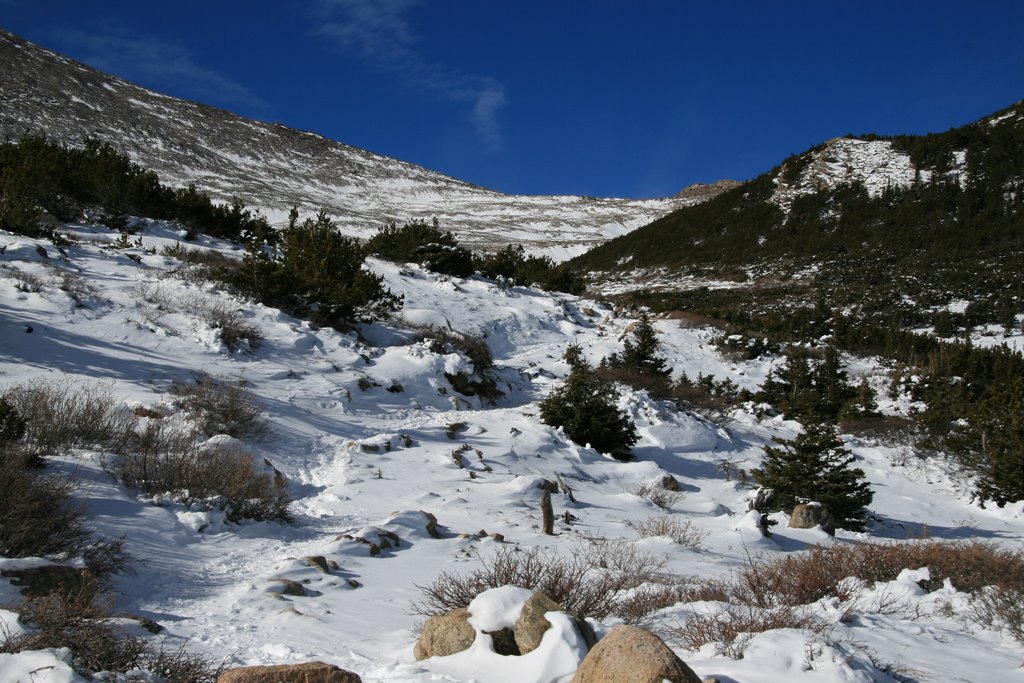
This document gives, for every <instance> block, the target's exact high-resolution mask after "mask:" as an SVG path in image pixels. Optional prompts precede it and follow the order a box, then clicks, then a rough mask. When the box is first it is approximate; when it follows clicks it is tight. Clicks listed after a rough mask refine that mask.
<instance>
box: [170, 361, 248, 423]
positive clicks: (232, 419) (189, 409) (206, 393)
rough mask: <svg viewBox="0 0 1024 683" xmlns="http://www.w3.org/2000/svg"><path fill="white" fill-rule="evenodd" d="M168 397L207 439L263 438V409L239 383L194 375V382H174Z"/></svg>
mask: <svg viewBox="0 0 1024 683" xmlns="http://www.w3.org/2000/svg"><path fill="white" fill-rule="evenodd" d="M170 391H171V394H172V395H174V396H175V397H177V398H176V399H175V403H177V405H178V406H179V407H181V408H182V409H183V410H184V411H185V412H186V413H188V414H189V417H191V418H192V419H193V420H194V421H195V423H196V426H197V428H198V429H199V431H201V432H202V433H203V434H206V435H207V436H214V435H215V434H227V435H229V436H233V437H235V438H236V439H244V438H250V439H261V438H263V437H264V436H266V435H267V431H268V427H267V422H266V420H265V419H264V418H263V409H262V408H261V407H260V406H259V405H258V404H257V403H256V399H255V398H254V397H253V395H252V394H251V393H250V392H249V391H248V390H247V389H246V388H245V385H244V383H243V382H241V381H237V382H232V381H228V380H223V379H219V378H216V377H211V376H210V375H207V374H203V373H201V374H198V375H196V378H195V381H193V382H184V381H181V380H175V381H174V382H173V383H172V384H171V389H170Z"/></svg>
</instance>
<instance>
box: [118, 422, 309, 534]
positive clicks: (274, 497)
mask: <svg viewBox="0 0 1024 683" xmlns="http://www.w3.org/2000/svg"><path fill="white" fill-rule="evenodd" d="M107 468H108V470H109V471H111V472H112V473H113V474H114V475H115V476H116V477H117V478H118V479H120V480H121V481H122V482H124V483H125V484H128V485H130V486H136V487H138V488H140V489H142V490H143V491H145V492H146V493H150V494H164V493H169V494H171V495H172V496H173V497H174V498H175V499H177V500H180V501H181V502H184V503H187V504H192V503H196V502H205V503H206V504H207V505H209V506H211V507H216V508H219V509H221V510H224V511H225V512H226V513H227V518H228V519H229V520H231V521H239V520H242V519H256V520H279V521H285V522H287V521H290V520H291V512H290V510H289V506H290V505H291V493H290V491H289V489H288V483H287V482H286V481H285V480H283V479H280V478H278V477H277V476H276V475H275V474H274V473H273V472H269V471H265V470H264V468H263V467H261V466H260V465H258V464H257V462H256V459H255V458H254V456H253V455H252V454H251V453H248V452H246V451H245V450H243V449H241V448H238V447H237V446H235V445H232V444H216V445H202V444H200V443H198V441H197V440H196V438H195V436H194V435H193V434H192V433H191V432H190V431H188V430H187V429H185V428H183V427H181V426H180V425H173V424H169V423H167V422H166V421H164V420H161V421H156V422H153V423H150V424H149V425H147V426H146V429H145V431H144V432H143V434H142V436H141V437H140V444H139V447H138V448H137V449H136V450H135V451H134V452H133V453H131V454H129V455H126V456H122V457H120V458H117V459H116V460H111V461H108V463H107Z"/></svg>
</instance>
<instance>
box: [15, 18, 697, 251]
mask: <svg viewBox="0 0 1024 683" xmlns="http://www.w3.org/2000/svg"><path fill="white" fill-rule="evenodd" d="M0 60H2V61H3V63H4V65H5V68H4V69H3V71H2V72H0V101H3V102H4V105H3V107H2V108H0V136H3V137H7V138H19V137H21V136H23V135H25V134H42V135H46V136H47V137H48V138H49V139H51V140H57V141H60V142H64V143H66V144H70V145H78V144H81V142H82V140H83V139H84V138H86V137H95V138H98V139H100V140H102V141H106V142H108V143H110V144H111V145H113V146H114V147H115V148H116V149H118V150H119V151H121V152H122V153H124V154H126V155H128V156H129V157H130V158H131V159H132V160H133V161H134V162H136V163H138V164H139V165H141V166H143V167H145V168H148V169H151V170H153V171H155V172H156V173H157V174H158V175H159V176H160V179H161V181H162V182H164V183H165V184H168V185H172V186H185V185H189V184H194V185H196V187H197V188H198V189H200V190H203V191H205V192H207V193H208V194H210V195H211V196H212V197H213V198H214V199H217V200H220V201H230V200H232V199H233V198H235V197H238V198H240V199H241V200H242V201H243V202H245V203H246V204H247V205H249V206H251V207H254V208H256V209H259V210H260V211H262V212H263V213H264V215H266V216H267V218H268V219H269V220H270V221H271V223H273V224H277V225H283V224H284V223H285V222H286V220H287V216H288V212H289V210H290V209H291V207H292V206H297V207H298V208H299V211H300V212H301V213H304V214H311V213H314V212H316V211H318V210H319V209H320V208H325V209H327V211H328V213H329V214H330V215H331V217H332V218H333V219H334V220H335V222H336V223H337V225H338V226H339V229H341V230H342V231H343V232H345V233H347V234H350V235H353V236H357V237H365V236H368V235H370V234H372V233H373V232H374V231H376V230H377V229H378V228H379V227H381V226H382V225H383V224H385V223H388V222H396V223H399V224H401V223H404V222H407V221H410V220H424V221H428V222H429V221H431V220H433V219H434V218H437V219H438V221H439V222H440V224H441V226H442V227H443V228H444V229H446V230H452V231H453V232H456V233H457V234H458V236H459V239H460V240H461V241H463V242H464V243H466V244H468V245H470V246H473V247H476V248H485V249H493V248H497V247H500V246H502V245H504V244H508V243H519V244H523V245H524V246H525V247H527V248H528V249H530V250H531V252H534V253H537V252H539V253H545V254H547V255H549V256H551V257H553V258H555V259H556V260H562V259H565V258H569V257H571V256H574V255H577V254H580V253H583V252H584V251H586V250H587V249H588V248H589V247H592V246H594V245H596V244H599V243H601V242H604V241H606V240H608V239H610V238H612V237H616V236H619V235H623V234H625V233H627V232H629V231H631V230H633V229H635V228H639V227H641V226H643V225H646V224H648V223H650V222H651V221H653V220H656V219H657V218H660V217H661V216H663V215H665V214H668V213H670V212H671V211H674V210H675V209H677V208H680V207H682V206H685V205H688V204H692V203H695V201H699V200H700V199H706V198H708V197H707V196H702V197H700V198H698V197H669V198H664V199H645V200H637V199H602V198H594V197H581V196H517V195H507V194H504V193H501V192H496V191H493V190H488V189H485V188H483V187H480V186H477V185H473V184H471V183H468V182H464V181H462V180H458V179H455V178H452V177H450V176H447V175H445V174H442V173H438V172H436V171H432V170H429V169H426V168H424V167H422V166H417V165H415V164H411V163H408V162H404V161H400V160H398V159H393V158H389V157H386V156H382V155H379V154H375V153H373V152H369V151H367V150H364V149H359V148H357V147H352V146H350V145H346V144H343V143H341V142H337V141H334V140H330V139H328V138H326V137H323V136H321V135H318V134H316V133H309V132H303V131H298V130H295V129H292V128H288V127H287V126H284V125H281V124H274V123H263V122H259V121H254V120H250V119H245V118H243V117H240V116H237V115H235V114H232V113H230V112H228V111H225V110H222V109H218V108H215V107H210V106H206V105H202V104H199V103H196V102H190V101H186V100H181V99H178V98H174V97H170V96H167V95H163V94H160V93H156V92H153V91H151V90H147V89H145V88H142V87H140V86H137V85H134V84H132V83H129V82H127V81H124V80H122V79H120V78H116V77H114V76H112V75H110V74H106V73H103V72H100V71H97V70H95V69H93V68H91V67H89V66H86V65H84V64H81V63H79V62H75V61H74V60H71V59H69V58H67V57H63V56H61V55H59V54H56V53H54V52H52V51H50V50H46V49H44V48H41V47H39V46H37V45H34V44H32V43H30V42H28V41H26V40H23V39H21V38H19V37H17V36H14V35H13V34H10V33H7V32H0Z"/></svg>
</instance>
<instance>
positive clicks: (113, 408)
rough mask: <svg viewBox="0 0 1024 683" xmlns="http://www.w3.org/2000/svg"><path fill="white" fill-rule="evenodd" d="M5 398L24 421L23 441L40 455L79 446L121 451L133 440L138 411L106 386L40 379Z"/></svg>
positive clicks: (10, 391)
mask: <svg viewBox="0 0 1024 683" xmlns="http://www.w3.org/2000/svg"><path fill="white" fill-rule="evenodd" d="M3 397H4V399H6V401H7V402H8V403H9V404H10V405H11V406H13V407H14V409H15V410H16V411H17V412H18V414H19V415H20V416H21V417H22V419H24V420H25V433H24V436H23V440H24V442H25V443H26V444H28V446H29V448H30V450H31V452H32V453H33V454H34V455H35V456H37V457H40V456H42V455H62V454H67V453H70V452H71V450H72V449H74V448H98V449H101V450H105V451H108V452H112V453H122V452H124V451H125V449H126V448H127V447H128V446H129V444H131V442H132V440H133V439H134V434H135V427H136V424H137V422H136V418H135V415H134V414H133V413H132V411H131V410H130V409H128V407H127V406H125V405H124V404H121V403H119V402H118V401H116V400H115V399H114V397H113V396H112V394H111V391H110V387H109V386H107V385H102V384H87V383H79V382H75V381H74V380H71V379H63V380H37V381H35V382H32V383H30V384H24V385H17V386H14V387H11V388H9V389H7V391H5V392H4V394H3Z"/></svg>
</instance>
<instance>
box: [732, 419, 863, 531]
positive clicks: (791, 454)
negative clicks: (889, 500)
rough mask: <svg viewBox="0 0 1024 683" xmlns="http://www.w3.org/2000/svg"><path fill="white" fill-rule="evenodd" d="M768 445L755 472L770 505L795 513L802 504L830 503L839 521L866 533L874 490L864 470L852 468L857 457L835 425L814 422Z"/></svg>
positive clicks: (841, 524) (827, 504)
mask: <svg viewBox="0 0 1024 683" xmlns="http://www.w3.org/2000/svg"><path fill="white" fill-rule="evenodd" d="M772 441H774V442H775V443H776V444H777V445H778V446H781V448H779V447H774V446H765V447H764V454H765V457H764V461H763V462H762V465H761V467H759V468H757V469H755V470H753V471H752V474H753V476H754V478H755V480H757V483H758V484H759V485H760V486H763V487H765V488H766V489H768V490H769V491H770V492H769V495H768V498H767V501H766V503H767V506H768V508H769V509H770V510H774V511H779V510H783V511H787V512H788V511H790V510H792V509H793V506H794V505H796V504H798V503H807V502H811V501H815V502H818V503H821V504H823V505H825V506H827V507H828V509H829V511H831V512H832V515H833V516H834V517H835V519H836V525H837V526H840V527H843V528H844V529H850V530H853V531H863V530H864V521H865V518H866V515H867V510H866V509H865V506H867V505H869V504H870V503H871V500H872V499H873V497H874V494H873V493H872V492H871V488H870V487H869V486H868V484H867V482H865V481H863V477H864V471H863V470H861V469H859V468H855V467H850V465H851V464H852V463H853V461H854V458H853V455H852V454H851V453H850V451H848V450H846V449H845V448H843V442H842V440H840V439H839V438H838V437H837V436H836V433H835V429H834V428H833V427H832V426H830V425H823V424H812V425H809V426H808V427H807V428H806V431H804V432H803V433H801V434H800V435H799V436H797V437H796V438H795V439H790V440H783V439H778V438H776V439H772Z"/></svg>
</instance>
